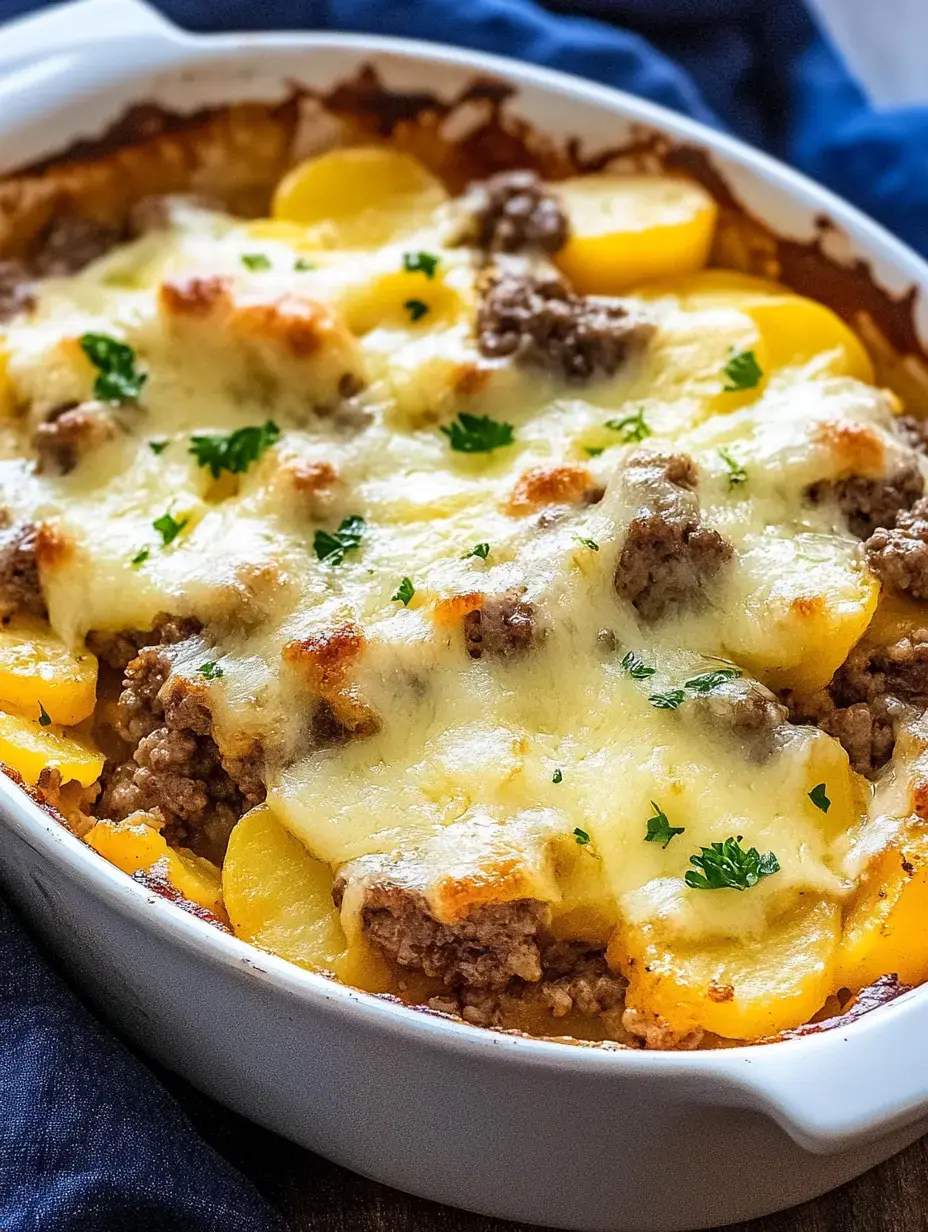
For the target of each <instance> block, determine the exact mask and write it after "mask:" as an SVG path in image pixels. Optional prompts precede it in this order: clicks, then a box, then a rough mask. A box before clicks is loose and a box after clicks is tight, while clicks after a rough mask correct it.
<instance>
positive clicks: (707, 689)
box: [684, 667, 741, 696]
mask: <svg viewBox="0 0 928 1232" xmlns="http://www.w3.org/2000/svg"><path fill="white" fill-rule="evenodd" d="M740 675H741V673H740V672H739V671H738V669H737V668H736V667H719V668H717V669H716V670H715V671H714V672H703V674H702V675H701V676H694V677H693V679H692V680H688V681H687V682H686V684H685V685H684V688H686V689H689V690H690V692H691V693H701V694H702V695H703V696H705V695H706V694H707V693H711V692H712V691H713V689H717V688H718V687H719V685H723V684H724V683H725V682H726V681H727V680H737V679H738V677H739V676H740Z"/></svg>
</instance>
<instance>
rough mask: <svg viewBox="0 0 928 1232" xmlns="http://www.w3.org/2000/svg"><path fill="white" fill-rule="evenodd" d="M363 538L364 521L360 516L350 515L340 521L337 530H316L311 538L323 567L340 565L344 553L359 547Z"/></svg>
mask: <svg viewBox="0 0 928 1232" xmlns="http://www.w3.org/2000/svg"><path fill="white" fill-rule="evenodd" d="M363 536H364V519H363V518H362V517H361V516H360V514H357V513H352V514H351V515H350V516H349V517H347V518H343V519H342V523H341V525H340V526H339V528H338V530H333V531H328V530H317V531H316V533H315V535H314V536H313V548H314V549H315V552H316V556H317V557H318V558H319V560H321V561H322V563H323V564H324V565H340V564H341V563H342V561H343V560H344V559H345V553H346V552H353V551H354V549H355V548H357V547H360V545H361V539H362V538H363Z"/></svg>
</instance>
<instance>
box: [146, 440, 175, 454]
mask: <svg viewBox="0 0 928 1232" xmlns="http://www.w3.org/2000/svg"><path fill="white" fill-rule="evenodd" d="M170 443H171V442H170V441H166V440H164V438H163V437H162V438H161V439H160V440H152V441H149V442H148V448H149V449H150V450H151V451H152V453H153V454H159V453H164V451H165V450H166V449H167V447H168V445H170Z"/></svg>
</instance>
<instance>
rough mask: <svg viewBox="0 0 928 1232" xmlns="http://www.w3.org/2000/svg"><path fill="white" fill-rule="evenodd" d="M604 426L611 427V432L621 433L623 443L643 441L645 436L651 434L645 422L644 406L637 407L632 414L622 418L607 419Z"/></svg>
mask: <svg viewBox="0 0 928 1232" xmlns="http://www.w3.org/2000/svg"><path fill="white" fill-rule="evenodd" d="M606 427H607V428H611V429H612V431H613V432H621V433H622V443H623V445H630V444H631V443H632V442H633V441H643V440H644V439H645V437H646V436H651V435H652V433H651V429H650V428H649V427H648V425H647V423H645V418H644V407H639V408H638V410H637V411H636V412H635V414H634V415H626V416H625V417H624V419H607V420H606Z"/></svg>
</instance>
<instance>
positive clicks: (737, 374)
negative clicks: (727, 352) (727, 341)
mask: <svg viewBox="0 0 928 1232" xmlns="http://www.w3.org/2000/svg"><path fill="white" fill-rule="evenodd" d="M722 372H723V373H724V374H725V376H726V377H727V378H728V383H727V384H726V385H723V386H722V389H723V390H724V391H725V393H727V394H730V393H734V392H735V391H736V390H741V389H754V388H755V387H756V386H757V385H758V384H759V383H760V380H761V377H762V376H763V375H764V374H763V372H762V370H761V366H760V364H759V363H758V362H757V356H756V355H755V354H754V352H753V351H732V353H731V356H730V358H729V360H728V363H727V364H726V365H725V367H724V368H723V369H722Z"/></svg>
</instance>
